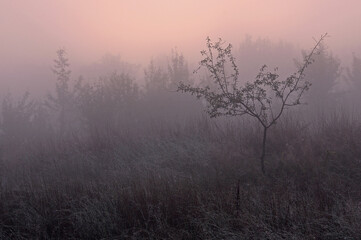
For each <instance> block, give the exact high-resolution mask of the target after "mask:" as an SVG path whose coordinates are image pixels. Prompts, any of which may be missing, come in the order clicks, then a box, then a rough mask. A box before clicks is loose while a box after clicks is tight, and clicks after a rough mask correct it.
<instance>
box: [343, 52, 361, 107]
mask: <svg viewBox="0 0 361 240" xmlns="http://www.w3.org/2000/svg"><path fill="white" fill-rule="evenodd" d="M346 80H347V81H348V82H349V83H350V85H351V86H352V90H351V93H352V98H353V100H355V101H356V102H360V101H361V58H359V57H357V56H356V55H355V54H354V55H353V58H352V65H351V69H349V68H348V69H347V70H346Z"/></svg>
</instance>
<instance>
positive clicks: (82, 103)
mask: <svg viewBox="0 0 361 240" xmlns="http://www.w3.org/2000/svg"><path fill="white" fill-rule="evenodd" d="M247 46H252V44H248V45H247ZM257 49H259V48H257ZM248 51H250V50H249V49H248ZM69 64H70V61H68V60H67V57H66V54H65V52H63V51H59V52H58V55H57V61H56V62H55V69H57V71H55V77H56V82H55V86H56V88H55V91H54V92H53V93H52V94H51V95H49V97H48V98H46V101H43V100H34V99H32V98H31V95H30V94H29V93H27V94H25V95H24V96H23V97H22V98H21V99H20V100H16V99H15V98H14V97H13V96H11V95H10V94H9V95H7V96H6V97H5V98H4V99H3V104H2V111H1V121H0V123H1V125H0V127H1V136H0V150H1V151H0V239H282V238H283V239H359V238H360V237H361V231H360V229H361V205H360V202H361V188H360V184H359V183H360V182H361V122H360V116H359V115H358V114H359V113H355V112H353V113H351V112H348V111H346V107H345V108H343V109H342V110H343V111H340V110H339V109H338V108H336V107H335V106H331V107H330V108H329V109H330V110H329V111H328V112H326V113H325V114H320V115H315V116H312V117H310V116H307V115H305V114H304V113H303V112H302V111H298V110H297V111H296V110H290V111H287V112H285V113H284V114H282V117H280V118H279V119H278V121H277V124H276V125H274V126H273V127H272V128H270V129H269V130H268V131H269V134H268V147H267V151H266V152H265V154H266V156H267V161H265V168H266V169H267V175H262V174H260V172H259V162H258V159H259V146H260V142H261V139H260V137H259V136H262V131H263V128H262V126H260V125H259V124H258V122H257V120H255V119H253V118H247V117H244V118H241V119H229V118H226V117H220V118H217V119H210V118H209V117H208V115H206V114H202V111H201V110H202V106H201V104H200V103H199V102H198V101H197V100H194V99H193V98H192V96H187V95H184V94H181V93H176V92H175V90H176V86H177V85H179V83H180V82H181V81H182V82H185V83H188V84H191V85H190V86H193V87H200V86H201V85H200V84H204V83H200V82H199V81H196V80H195V78H193V76H192V75H190V74H189V71H188V64H187V62H186V60H185V58H184V57H183V55H182V54H179V53H176V52H174V53H173V54H172V57H171V58H170V60H169V61H168V64H167V66H166V67H161V66H158V65H157V64H156V62H153V63H151V64H150V65H149V66H148V67H147V69H146V70H145V72H146V74H145V79H144V82H145V87H142V86H141V85H140V84H139V81H137V79H136V78H135V76H133V75H132V74H131V71H128V72H126V71H124V72H115V73H114V72H113V73H109V74H108V75H106V76H102V77H101V78H100V79H98V80H96V81H93V82H92V81H88V80H87V79H83V78H79V79H78V80H75V81H74V79H73V78H72V76H71V74H70V73H71V72H70V65H69ZM317 64H318V63H317V60H316V62H315V63H314V64H313V65H312V66H313V67H314V71H316V70H317V69H318V68H317ZM57 66H59V68H58V67H57ZM332 66H335V65H332ZM358 68H359V64H358V62H357V58H355V59H354V64H353V66H352V68H351V69H350V70H349V71H348V74H347V76H346V77H347V78H348V79H349V80H350V81H352V82H353V83H354V85H355V86H357V84H356V83H357V81H358V80H357V79H358V78H357V76H358V75H357V74H358V72H359V71H358V70H357V69H358ZM61 69H63V70H61ZM325 69H326V68H325ZM319 71H321V70H319ZM316 72H317V71H316ZM321 72H322V71H321ZM63 73H64V74H63ZM240 74H241V73H240ZM265 74H266V73H265ZM267 74H268V73H267ZM272 74H273V73H272ZM316 75H317V74H316ZM316 75H313V76H316ZM62 76H64V77H65V78H63V77H62ZM259 76H262V75H259ZM266 76H268V75H266ZM346 77H345V78H346ZM62 79H65V80H64V81H63V80H62ZM315 79H317V77H315V78H314V79H313V80H312V81H317V80H315ZM209 80H210V79H209V76H207V75H206V76H204V82H205V83H206V85H209V84H208V83H207V81H208V82H209ZM256 80H257V79H256ZM310 81H311V80H310ZM330 81H331V80H330ZM188 86H189V85H188ZM324 94H332V93H330V92H329V91H325V92H324ZM65 95H66V97H65ZM354 96H357V97H359V95H357V93H354V94H353V95H352V96H350V99H352V100H351V102H354V100H353V99H355V98H354ZM62 112H63V113H62Z"/></svg>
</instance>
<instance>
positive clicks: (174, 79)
mask: <svg viewBox="0 0 361 240" xmlns="http://www.w3.org/2000/svg"><path fill="white" fill-rule="evenodd" d="M168 76H169V81H170V87H169V88H170V89H177V86H178V85H179V83H180V82H183V83H185V84H191V85H193V79H191V77H190V74H189V70H188V64H187V62H186V60H185V58H184V56H183V54H181V53H178V52H177V51H176V50H174V51H172V55H171V59H170V62H169V63H168Z"/></svg>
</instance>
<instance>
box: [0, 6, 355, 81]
mask: <svg viewBox="0 0 361 240" xmlns="http://www.w3.org/2000/svg"><path fill="white" fill-rule="evenodd" d="M360 23H361V1H360V0H343V1H341V0H238V1H237V0H51V1H50V0H0V39H1V44H0V53H1V57H0V70H1V68H8V67H11V66H17V65H22V64H35V65H40V66H42V65H47V64H51V63H52V62H51V61H52V59H53V58H54V56H55V51H56V50H57V49H58V48H59V47H65V48H66V49H67V51H68V53H69V56H70V57H71V59H72V62H73V63H75V62H76V63H90V62H93V61H96V60H98V59H99V58H100V57H101V56H102V55H103V54H105V53H114V54H120V55H121V56H122V58H123V59H124V60H127V61H130V62H141V63H145V62H148V61H149V59H150V58H151V57H152V56H157V55H159V54H169V53H170V51H171V49H172V48H174V47H177V48H178V50H179V51H181V52H183V53H184V54H185V55H186V57H190V58H193V59H195V58H197V57H199V51H200V50H202V49H203V48H204V42H205V41H204V40H205V38H206V36H208V35H209V36H211V37H217V38H218V37H222V38H223V39H225V40H227V41H229V42H232V43H235V44H236V43H237V42H240V41H242V39H244V37H245V35H246V34H249V35H252V36H253V37H268V38H270V39H272V40H276V41H278V40H285V41H289V42H292V43H294V44H296V45H298V46H300V47H302V48H309V47H310V46H312V45H313V40H312V37H316V38H317V37H319V36H320V35H321V34H323V33H325V32H328V33H329V35H330V36H331V37H330V38H328V39H327V43H328V45H329V46H330V47H331V49H332V50H333V51H334V52H335V53H336V55H339V56H346V57H351V53H352V52H356V53H358V54H359V55H361V34H360V33H361V31H359V29H360ZM0 81H3V80H1V79H0Z"/></svg>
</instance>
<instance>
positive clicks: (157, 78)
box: [144, 59, 169, 94]
mask: <svg viewBox="0 0 361 240" xmlns="http://www.w3.org/2000/svg"><path fill="white" fill-rule="evenodd" d="M144 77H145V90H146V93H148V94H153V93H156V94H158V93H159V91H165V90H167V89H168V87H169V76H168V74H167V73H166V72H165V71H164V70H163V69H162V68H161V67H159V66H156V65H155V62H154V60H153V59H152V60H151V61H150V63H149V65H148V67H147V69H145V70H144Z"/></svg>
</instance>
